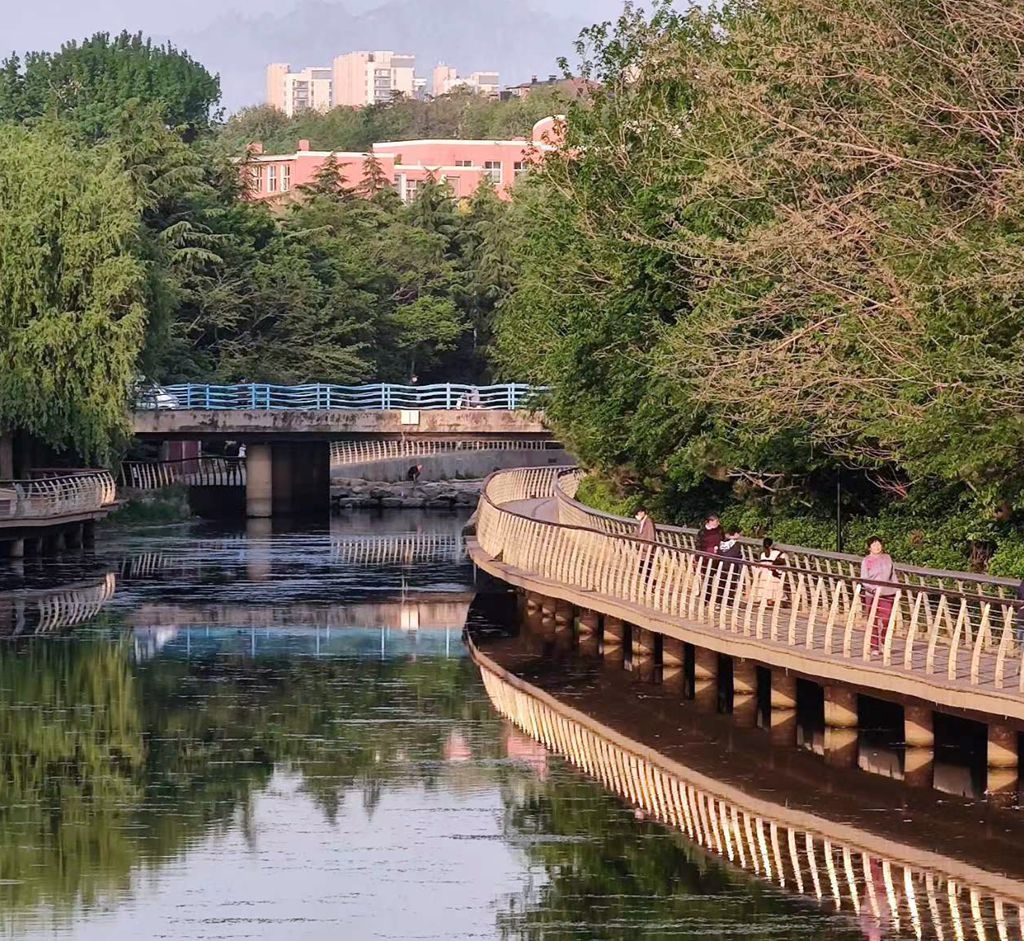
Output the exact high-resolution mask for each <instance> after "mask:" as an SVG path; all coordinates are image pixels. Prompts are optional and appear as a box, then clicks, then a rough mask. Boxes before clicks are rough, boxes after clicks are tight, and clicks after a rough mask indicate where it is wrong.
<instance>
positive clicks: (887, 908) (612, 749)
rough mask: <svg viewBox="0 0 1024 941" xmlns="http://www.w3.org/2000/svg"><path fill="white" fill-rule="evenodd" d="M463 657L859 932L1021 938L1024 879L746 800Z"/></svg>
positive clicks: (741, 857) (570, 738)
mask: <svg viewBox="0 0 1024 941" xmlns="http://www.w3.org/2000/svg"><path fill="white" fill-rule="evenodd" d="M473 656H474V658H475V659H476V660H477V662H478V665H479V666H480V671H481V675H482V677H483V681H484V685H485V687H486V689H487V693H488V695H489V696H490V699H491V701H492V703H493V704H494V706H495V708H496V709H497V710H498V712H500V713H501V714H502V715H504V716H506V717H507V718H509V719H510V720H511V721H512V722H514V723H515V724H516V725H517V726H519V728H521V729H522V730H523V731H524V732H526V733H527V734H529V735H530V736H531V737H532V738H533V739H535V740H536V741H538V742H542V743H543V744H544V745H546V746H547V747H548V748H549V749H551V750H553V751H557V752H559V753H560V754H562V755H564V756H565V757H566V758H567V759H568V760H569V761H570V762H572V763H573V764H574V765H576V766H577V767H578V768H580V769H582V770H583V771H585V772H586V773H587V774H589V775H591V776H593V777H595V778H597V779H598V780H600V781H601V782H602V783H603V784H604V785H605V786H606V787H608V788H609V789H610V790H612V791H614V792H615V793H617V794H618V795H619V796H620V797H622V798H623V799H624V800H626V801H628V802H629V803H630V804H632V805H633V806H634V807H635V808H638V809H639V810H642V811H643V812H644V813H645V814H646V815H649V816H650V817H652V818H655V819H657V820H659V821H661V822H662V823H665V824H667V825H669V826H671V827H674V828H676V829H678V830H681V831H682V832H683V833H685V834H686V836H687V837H688V838H689V839H690V840H691V841H693V842H694V843H696V844H698V845H699V846H701V847H702V848H703V849H705V850H707V851H708V852H710V853H714V854H715V855H717V856H719V857H721V858H723V859H726V860H728V861H729V862H730V863H732V864H733V865H735V866H737V867H739V868H741V869H744V870H746V871H748V872H750V873H753V874H754V875H756V876H758V877H760V878H762V879H765V880H767V881H769V882H772V883H774V884H776V885H778V886H780V887H781V888H783V889H786V890H789V891H793V892H796V893H799V894H801V895H805V896H808V897H810V898H813V899H816V900H817V901H818V902H819V903H820V904H822V905H824V906H826V907H829V908H831V909H833V910H835V911H838V912H845V913H848V914H850V915H852V916H854V917H856V919H857V921H858V923H859V925H860V927H861V929H862V930H863V931H864V933H865V934H866V935H867V936H869V937H881V936H882V935H883V934H889V933H895V934H905V935H908V936H911V935H912V936H914V937H916V938H919V939H924V938H935V939H939V941H945V939H956V941H964V939H965V938H967V937H972V938H977V939H978V941H984V939H986V938H996V937H997V938H999V939H1002V941H1006V939H1009V938H1011V937H1013V938H1019V937H1021V933H1022V930H1024V883H1022V882H1019V881H1015V880H1013V879H1011V878H1008V877H1006V876H1004V875H1002V874H1001V873H998V872H989V871H986V870H984V869H982V868H980V867H979V866H976V865H972V864H970V863H966V862H963V861H961V860H959V859H954V858H950V857H948V856H944V855H941V853H939V852H938V851H936V850H935V849H934V848H933V846H932V845H929V847H928V848H927V849H919V848H917V847H915V846H912V845H909V844H904V843H900V842H898V841H896V840H892V839H887V838H885V837H883V836H880V835H878V834H876V833H873V832H870V831H868V830H865V829H861V828H859V827H857V826H855V825H851V824H847V823H837V822H833V821H831V820H828V819H826V818H824V817H821V816H818V815H816V814H813V813H810V812H807V811H806V810H800V809H794V808H791V807H789V806H786V805H784V804H780V803H775V802H772V801H769V800H765V799H763V798H760V797H755V796H751V795H748V794H747V793H745V792H744V791H742V790H740V789H739V788H737V787H734V786H732V785H730V784H726V783H723V782H721V781H718V780H715V779H713V778H711V777H709V776H707V775H705V774H702V773H700V772H698V771H695V770H693V769H692V768H689V767H687V766H685V765H683V764H681V763H680V762H678V761H673V760H672V759H670V758H667V757H665V756H664V755H662V754H659V753H658V752H655V751H654V750H652V749H651V748H649V747H647V746H646V745H644V744H642V743H640V742H638V741H636V740H633V739H630V738H627V737H626V736H624V735H623V734H621V733H620V732H619V731H617V730H614V729H612V728H610V727H608V726H605V725H603V724H601V723H599V722H597V721H596V720H594V719H592V718H591V717H590V716H588V715H585V714H584V713H582V712H580V711H578V710H577V709H574V708H570V707H569V706H567V705H565V704H563V703H561V702H559V701H558V700H557V699H555V698H554V697H552V696H550V695H549V694H547V693H546V692H544V691H542V690H540V689H538V688H536V687H533V686H531V685H530V684H527V683H525V682H524V681H522V680H520V679H518V678H516V677H514V676H512V675H511V674H509V673H507V672H506V671H505V670H503V669H501V668H500V667H498V666H497V665H496V664H495V663H494V662H493V661H491V660H490V659H489V658H487V657H485V656H482V655H481V654H480V653H479V652H478V651H475V650H474V651H473Z"/></svg>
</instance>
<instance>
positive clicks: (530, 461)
mask: <svg viewBox="0 0 1024 941" xmlns="http://www.w3.org/2000/svg"><path fill="white" fill-rule="evenodd" d="M573 463H575V461H574V459H573V458H572V456H571V455H570V454H569V452H568V451H565V450H562V449H561V448H556V449H551V450H544V451H537V450H531V449H529V448H527V449H525V450H522V451H478V452H475V453H474V452H469V453H466V452H463V453H461V454H459V453H452V454H436V455H433V456H430V457H402V458H394V459H393V460H388V461H368V462H366V463H364V464H345V465H343V466H341V467H332V468H331V477H338V478H350V479H358V480H376V481H382V482H386V483H391V482H393V481H399V480H405V475H406V473H407V472H408V470H409V468H410V467H412V465H413V464H422V465H423V476H422V477H421V478H420V480H452V479H454V478H456V477H474V478H476V477H486V476H487V475H488V474H490V473H492V472H493V471H496V470H506V469H508V468H511V467H544V466H547V465H552V464H573Z"/></svg>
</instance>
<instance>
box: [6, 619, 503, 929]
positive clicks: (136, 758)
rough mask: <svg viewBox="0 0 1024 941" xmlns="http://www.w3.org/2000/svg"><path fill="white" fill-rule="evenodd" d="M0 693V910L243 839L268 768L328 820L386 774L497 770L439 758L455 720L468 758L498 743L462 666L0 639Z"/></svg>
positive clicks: (450, 779) (65, 908) (91, 892)
mask: <svg viewBox="0 0 1024 941" xmlns="http://www.w3.org/2000/svg"><path fill="white" fill-rule="evenodd" d="M0 689H2V690H3V707H2V708H0V762H2V772H0V880H4V882H3V883H2V884H0V902H2V905H3V908H4V909H5V911H6V912H7V915H6V918H7V919H8V920H14V919H16V917H17V916H16V915H14V914H12V913H15V912H17V911H18V910H20V911H21V912H23V913H26V914H27V913H28V911H29V910H31V909H37V908H39V907H40V906H42V905H46V906H48V907H50V908H52V909H53V911H54V913H55V917H57V918H61V917H67V916H68V915H69V914H70V912H71V911H72V909H73V908H74V907H76V906H78V905H83V906H87V907H91V906H93V905H94V904H95V903H96V902H97V901H99V900H102V899H103V898H104V897H108V896H111V895H113V894H115V893H118V892H120V891H123V890H125V889H127V888H128V887H129V885H130V881H131V880H130V877H131V873H132V871H133V870H135V869H137V868H138V867H140V866H143V865H159V864H160V863H161V862H162V861H165V860H167V859H168V858H171V857H173V856H175V855H178V854H180V853H182V852H184V851H185V850H186V849H187V848H188V847H189V846H190V845H191V844H193V843H194V842H195V841H197V840H199V839H201V838H203V837H204V836H205V835H207V834H208V833H209V832H211V831H217V830H223V829H225V828H227V827H229V826H235V825H237V826H239V827H240V828H241V829H242V831H243V832H245V828H246V821H247V820H248V819H249V814H250V810H251V801H252V798H253V797H254V795H255V794H256V793H257V792H258V791H259V789H261V788H262V787H264V786H265V785H266V784H267V782H268V781H269V779H270V777H271V774H272V772H273V770H274V768H275V766H277V767H282V768H287V769H289V770H292V771H297V772H298V773H300V774H301V775H302V776H303V778H304V785H303V786H304V790H305V791H306V792H307V793H308V794H309V796H310V798H311V799H312V800H313V801H314V802H315V803H316V805H317V806H319V807H320V808H321V809H322V810H323V812H324V814H325V816H326V818H327V819H328V820H330V821H332V822H333V821H334V820H335V819H336V816H337V814H338V811H339V809H340V807H341V805H342V803H343V801H344V800H345V798H346V793H347V792H352V791H353V790H355V791H356V792H361V794H362V797H363V802H364V804H365V806H366V807H367V808H368V809H369V810H370V811H372V809H373V807H375V806H376V803H377V801H378V800H379V798H380V795H381V793H382V791H383V789H384V788H385V787H386V786H387V785H389V784H391V783H397V784H402V785H409V784H420V785H422V786H425V787H427V788H436V787H438V786H441V785H442V784H443V785H444V786H446V787H448V786H452V785H453V784H454V785H455V786H456V787H466V788H471V787H474V786H478V785H479V784H480V783H484V782H485V780H486V783H489V784H491V785H493V784H494V783H496V782H497V781H499V780H501V779H503V778H504V777H505V776H507V773H508V769H507V768H504V767H503V766H501V765H496V766H486V765H485V766H481V765H480V764H479V763H477V762H470V763H465V764H463V763H451V762H445V760H444V757H445V748H446V743H447V742H448V739H449V736H450V735H451V732H452V729H453V727H463V728H472V729H473V732H472V736H471V737H472V750H473V755H474V758H477V759H479V758H489V757H498V755H499V752H500V744H499V742H500V736H499V729H500V720H498V719H497V718H496V717H494V715H493V713H492V711H491V709H490V706H489V704H488V703H487V702H486V700H485V699H484V698H482V697H481V696H480V695H479V676H478V674H475V671H474V669H473V667H472V665H471V664H470V663H469V662H468V661H462V660H459V661H448V660H439V659H424V660H420V661H402V660H386V661H381V662H368V661H365V660H358V659H351V660H340V659H339V660H314V659H311V658H302V659H294V660H288V659H287V658H280V659H274V658H260V659H258V660H256V661H253V660H251V659H248V658H246V657H244V656H243V655H241V654H239V655H237V656H236V655H229V656H225V655H223V654H221V655H220V656H217V657H210V658H209V659H200V660H195V659H193V660H185V659H179V658H170V657H160V658H157V659H155V660H152V661H149V662H146V663H143V664H135V665H134V666H133V663H132V657H131V647H130V641H129V640H128V639H127V638H121V637H116V638H111V637H109V636H96V637H93V638H80V639H76V640H75V641H74V642H69V643H54V642H40V641H35V642H31V641H30V642H26V643H23V644H11V645H9V646H6V647H3V648H0ZM463 779H465V780H463ZM7 880H11V881H10V883H8V882H7ZM0 924H2V921H0Z"/></svg>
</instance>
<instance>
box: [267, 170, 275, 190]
mask: <svg viewBox="0 0 1024 941" xmlns="http://www.w3.org/2000/svg"><path fill="white" fill-rule="evenodd" d="M267 192H268V193H276V192H277V165H276V164H273V163H272V164H271V165H270V166H269V167H267Z"/></svg>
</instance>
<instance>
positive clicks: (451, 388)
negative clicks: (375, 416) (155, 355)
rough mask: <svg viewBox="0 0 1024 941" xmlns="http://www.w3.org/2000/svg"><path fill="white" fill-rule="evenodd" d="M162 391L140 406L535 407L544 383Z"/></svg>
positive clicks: (188, 386)
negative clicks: (540, 384)
mask: <svg viewBox="0 0 1024 941" xmlns="http://www.w3.org/2000/svg"><path fill="white" fill-rule="evenodd" d="M162 391H163V392H164V393H166V394H165V395H163V396H161V395H157V396H153V397H150V398H148V399H145V400H144V402H145V404H142V403H143V400H140V404H139V408H140V410H144V411H146V410H152V409H165V408H166V409H203V410H206V409H216V410H223V409H234V410H247V411H267V410H269V411H279V410H300V411H322V410H338V409H344V410H360V411H372V410H378V409H384V410H392V409H411V410H417V409H420V410H434V409H466V410H475V409H502V410H506V409H507V410H509V411H513V410H515V409H520V408H534V407H535V406H536V404H537V402H538V400H539V399H540V397H541V396H542V395H543V394H544V393H545V392H547V387H546V386H531V385H527V384H525V383H521V382H511V383H503V384H500V385H490V386H474V385H470V384H468V383H462V382H440V383H431V384H428V385H422V386H421V385H398V384H395V383H388V382H382V383H374V384H370V385H356V386H344V385H335V384H333V383H327V382H316V383H310V384H307V385H299V386H283V385H274V384H272V383H265V382H242V383H235V384H231V385H209V384H201V383H191V382H190V383H179V384H176V385H170V386H166V387H165V388H164V389H163V390H162Z"/></svg>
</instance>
